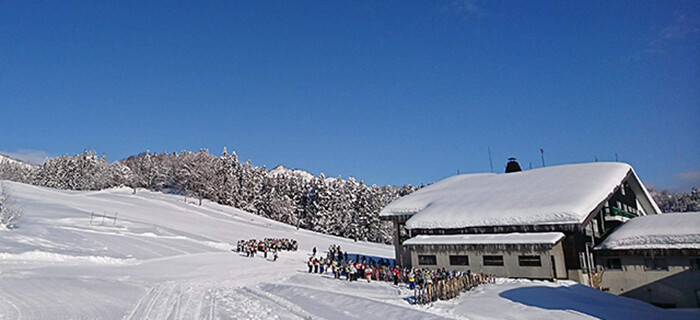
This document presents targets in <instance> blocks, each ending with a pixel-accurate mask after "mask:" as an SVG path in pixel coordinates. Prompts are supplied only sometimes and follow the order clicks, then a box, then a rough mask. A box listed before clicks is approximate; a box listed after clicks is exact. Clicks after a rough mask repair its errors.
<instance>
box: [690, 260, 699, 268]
mask: <svg viewBox="0 0 700 320" xmlns="http://www.w3.org/2000/svg"><path fill="white" fill-rule="evenodd" d="M690 268H691V269H692V270H695V271H699V270H700V258H691V259H690Z"/></svg>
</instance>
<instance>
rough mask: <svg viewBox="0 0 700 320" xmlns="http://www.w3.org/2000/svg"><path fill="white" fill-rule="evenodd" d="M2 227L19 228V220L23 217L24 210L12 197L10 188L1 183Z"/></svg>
mask: <svg viewBox="0 0 700 320" xmlns="http://www.w3.org/2000/svg"><path fill="white" fill-rule="evenodd" d="M0 189H2V191H0V229H4V228H7V229H14V228H17V222H18V221H19V218H20V217H22V214H23V213H24V210H23V208H22V207H20V206H18V205H17V204H16V203H15V201H14V200H13V199H12V196H11V194H10V190H9V188H8V187H7V186H6V185H5V184H4V183H3V184H0Z"/></svg>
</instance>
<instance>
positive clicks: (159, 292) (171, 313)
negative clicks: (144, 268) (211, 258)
mask: <svg viewBox="0 0 700 320" xmlns="http://www.w3.org/2000/svg"><path fill="white" fill-rule="evenodd" d="M311 318H316V317H312V316H311V315H310V314H308V313H307V312H305V311H304V310H302V309H301V308H299V307H297V306H295V305H293V304H291V303H289V302H287V301H285V300H284V299H282V298H279V297H276V296H273V295H271V294H269V293H267V292H263V291H261V290H259V289H255V288H225V287H218V286H209V285H205V284H201V283H188V282H164V283H161V284H158V285H156V286H155V287H152V288H150V289H149V290H148V291H147V292H146V294H145V295H144V296H143V297H141V299H140V300H139V301H138V302H137V303H136V305H135V306H134V309H132V310H131V312H130V313H129V314H128V315H126V316H125V317H124V318H123V319H124V320H136V319H168V320H185V319H188V320H189V319H197V320H214V319H217V320H227V319H281V320H286V319H311Z"/></svg>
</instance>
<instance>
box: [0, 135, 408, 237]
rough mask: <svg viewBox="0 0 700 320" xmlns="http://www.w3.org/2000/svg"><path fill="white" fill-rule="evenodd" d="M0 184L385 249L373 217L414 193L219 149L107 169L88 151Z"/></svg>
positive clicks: (7, 174) (7, 176)
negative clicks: (149, 199) (237, 218)
mask: <svg viewBox="0 0 700 320" xmlns="http://www.w3.org/2000/svg"><path fill="white" fill-rule="evenodd" d="M280 169H281V170H280ZM0 179H4V180H11V181H17V182H23V183H28V184H34V185H39V186H45V187H50V188H57V189H66V190H101V189H107V188H112V187H122V186H126V187H130V188H132V189H133V190H134V192H137V190H138V189H139V188H145V189H149V190H153V191H163V192H169V193H175V194H181V195H183V196H185V197H192V198H196V199H199V201H200V203H201V200H202V199H208V200H211V201H213V202H217V203H220V204H223V205H228V206H233V207H236V208H239V209H242V210H245V211H248V212H252V213H255V214H258V215H261V216H264V217H267V218H270V219H273V220H277V221H280V222H284V223H287V224H290V225H295V226H298V227H300V228H304V229H308V230H313V231H317V232H322V233H326V234H331V235H336V236H341V237H346V238H351V239H356V240H366V241H373V242H382V243H391V239H392V233H391V232H392V226H391V225H390V224H389V223H388V222H384V221H380V220H379V211H380V210H381V209H382V208H383V207H384V206H386V205H387V204H388V203H389V202H391V201H393V200H394V199H397V198H398V197H401V196H404V195H407V194H409V193H411V192H413V191H415V190H416V189H418V188H419V187H415V186H410V185H406V186H401V187H395V186H376V185H366V184H364V183H363V182H362V181H356V180H355V179H353V178H352V177H350V178H347V179H342V178H341V177H338V178H327V177H325V176H324V175H323V174H321V175H319V176H313V175H311V174H309V173H307V172H304V171H300V170H289V169H286V168H284V167H279V168H277V169H275V170H270V171H268V170H267V169H266V168H265V167H264V166H263V167H256V166H253V165H252V164H251V162H250V161H247V162H243V163H242V162H240V161H239V160H238V157H237V156H236V153H235V152H234V153H231V154H229V153H228V152H227V151H226V150H225V149H224V151H223V154H222V155H221V156H215V155H212V154H210V153H209V152H208V151H207V150H200V151H198V152H189V151H184V152H180V153H170V154H168V153H150V152H144V153H141V154H139V155H137V156H131V157H128V158H126V159H124V160H122V161H117V162H112V163H110V162H108V161H107V160H106V156H105V155H104V154H103V155H101V156H98V155H97V153H96V152H95V151H92V150H88V151H84V152H83V153H82V154H77V155H72V156H69V155H64V156H60V157H55V158H49V159H46V161H45V162H44V164H43V165H42V166H28V165H26V164H22V163H17V162H0Z"/></svg>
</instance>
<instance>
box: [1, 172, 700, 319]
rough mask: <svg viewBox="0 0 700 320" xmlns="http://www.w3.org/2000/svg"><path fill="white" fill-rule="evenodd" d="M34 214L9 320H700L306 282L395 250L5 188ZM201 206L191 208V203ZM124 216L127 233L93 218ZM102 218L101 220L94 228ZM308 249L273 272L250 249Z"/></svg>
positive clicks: (560, 291)
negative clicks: (275, 242) (334, 267)
mask: <svg viewBox="0 0 700 320" xmlns="http://www.w3.org/2000/svg"><path fill="white" fill-rule="evenodd" d="M3 183H5V184H6V185H7V186H8V187H9V188H10V189H11V190H12V191H11V192H12V194H13V196H14V198H15V200H16V201H17V203H18V204H20V205H22V206H24V208H25V215H24V217H23V218H22V220H21V221H20V224H19V228H18V229H15V230H0V319H309V318H313V319H324V318H325V319H399V318H401V319H439V318H448V319H525V318H531V319H562V318H572V319H589V318H607V319H619V318H630V319H665V318H675V319H679V318H688V319H691V318H693V317H694V316H695V317H697V316H698V314H697V313H694V314H693V313H686V312H677V311H675V312H674V311H667V310H663V309H659V308H656V307H653V306H651V305H648V304H645V303H643V302H639V301H636V300H631V299H626V298H620V297H616V296H613V295H610V294H607V293H603V292H599V291H596V290H593V289H590V288H586V287H583V286H580V285H576V284H573V283H570V282H557V283H547V282H533V281H515V280H501V281H499V283H498V284H496V285H487V286H482V287H479V288H477V289H476V290H474V291H472V292H469V293H465V294H463V295H461V296H460V297H459V298H457V299H454V300H451V301H442V302H438V303H435V304H433V305H430V306H414V305H410V304H409V303H408V302H407V300H406V298H407V297H408V296H409V295H410V291H409V290H408V289H406V288H404V287H403V286H401V287H395V286H393V285H391V284H388V283H378V282H372V283H366V282H353V283H348V282H346V281H340V280H335V279H332V277H331V276H328V275H318V274H308V273H306V270H305V269H306V267H305V264H304V263H305V260H306V259H307V257H308V254H309V252H310V251H311V249H312V248H313V247H317V248H318V249H319V250H324V249H325V248H327V247H328V246H329V245H330V244H339V245H341V246H342V248H343V249H344V250H347V251H348V252H349V253H361V254H364V255H372V256H380V257H391V256H392V255H393V249H392V247H390V246H386V245H380V244H374V243H365V242H354V241H352V240H347V239H343V238H338V237H333V236H328V235H323V234H318V233H314V232H310V231H306V230H297V229H296V228H294V227H292V226H288V225H285V224H282V223H279V222H275V221H271V220H268V219H264V218H261V217H259V216H256V215H253V214H249V213H246V212H243V211H241V210H237V209H234V208H231V207H226V206H221V205H217V204H213V203H210V202H207V201H205V202H204V203H203V205H202V206H198V205H196V204H195V203H194V202H195V201H191V202H185V199H184V198H183V197H182V196H176V195H169V194H162V193H155V192H149V191H144V190H139V191H138V193H136V194H132V192H131V189H126V188H117V189H108V190H103V191H96V192H95V191H93V192H77V191H59V190H54V189H47V188H42V187H36V186H30V185H25V184H19V183H12V182H3ZM190 200H191V199H190ZM92 213H95V214H99V215H102V214H106V215H108V216H116V217H117V219H116V222H112V221H111V220H110V219H107V218H105V219H103V218H99V217H94V216H92ZM91 216H92V221H91ZM265 237H277V238H294V239H296V240H298V241H299V245H300V250H299V251H298V252H286V251H282V252H281V254H280V259H279V260H278V261H276V262H272V261H270V260H268V259H264V258H262V257H256V258H246V257H245V256H240V255H239V254H237V253H235V252H232V251H231V248H232V246H231V243H235V242H236V241H237V240H239V239H248V238H258V239H262V238H265Z"/></svg>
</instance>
